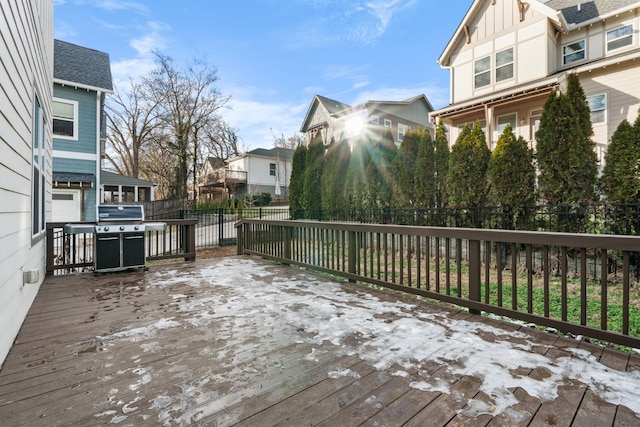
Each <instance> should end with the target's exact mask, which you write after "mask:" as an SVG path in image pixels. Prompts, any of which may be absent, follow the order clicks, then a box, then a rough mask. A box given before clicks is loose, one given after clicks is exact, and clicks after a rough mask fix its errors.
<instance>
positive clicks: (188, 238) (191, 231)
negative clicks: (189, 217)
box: [182, 222, 196, 261]
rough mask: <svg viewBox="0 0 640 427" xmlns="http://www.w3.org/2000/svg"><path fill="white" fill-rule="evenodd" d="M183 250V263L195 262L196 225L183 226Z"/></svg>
mask: <svg viewBox="0 0 640 427" xmlns="http://www.w3.org/2000/svg"><path fill="white" fill-rule="evenodd" d="M183 227H184V228H183V235H182V237H183V239H184V240H183V250H184V253H185V255H186V256H185V257H184V260H185V261H195V260H196V223H195V222H194V223H187V224H185V225H184V226H183Z"/></svg>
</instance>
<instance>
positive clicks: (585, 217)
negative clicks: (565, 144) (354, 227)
mask: <svg viewBox="0 0 640 427" xmlns="http://www.w3.org/2000/svg"><path fill="white" fill-rule="evenodd" d="M176 206H177V207H180V206H178V205H176ZM157 212H158V213H154V214H150V215H147V216H146V218H147V219H148V220H152V221H159V220H167V219H181V220H183V219H190V220H197V221H198V223H197V226H196V247H198V248H202V247H208V246H215V245H220V246H224V245H230V244H235V242H236V232H235V228H234V226H233V224H234V223H235V222H236V221H239V220H240V219H243V218H257V219H277V220H288V219H291V220H315V221H325V222H336V221H337V222H355V223H361V224H391V225H412V226H429V227H451V228H460V227H466V228H482V229H489V230H526V231H543V232H569V233H587V234H618V235H632V236H635V235H640V204H610V203H595V204H589V205H580V204H573V205H556V206H549V205H543V206H531V207H527V208H526V209H523V210H522V211H520V212H513V211H509V210H506V209H504V208H501V207H479V208H470V209H454V208H441V209H422V208H418V209H389V208H387V209H342V210H313V211H310V210H290V209H289V208H286V207H284V208H282V207H261V208H236V209H232V208H216V209H174V210H167V209H165V210H163V211H160V210H158V211H157Z"/></svg>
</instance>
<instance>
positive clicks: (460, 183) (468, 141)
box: [447, 121, 491, 209]
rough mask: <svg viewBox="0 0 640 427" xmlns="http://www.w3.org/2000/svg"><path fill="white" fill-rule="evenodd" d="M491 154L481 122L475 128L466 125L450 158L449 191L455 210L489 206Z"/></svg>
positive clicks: (476, 123) (475, 124)
mask: <svg viewBox="0 0 640 427" xmlns="http://www.w3.org/2000/svg"><path fill="white" fill-rule="evenodd" d="M490 157H491V152H490V151H489V148H488V147H487V142H486V138H485V135H484V132H483V131H482V128H481V127H480V122H478V121H476V122H475V123H474V125H473V129H472V130H470V129H469V126H468V125H465V126H464V128H463V130H462V132H461V133H460V136H459V137H458V139H457V140H456V143H455V144H454V146H453V148H452V149H451V155H450V157H449V175H448V180H447V188H448V194H449V201H450V203H451V204H452V205H453V206H454V207H459V208H470V209H473V208H478V207H482V206H486V199H487V179H486V178H487V167H488V165H489V158H490Z"/></svg>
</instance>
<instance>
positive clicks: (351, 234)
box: [347, 231, 356, 282]
mask: <svg viewBox="0 0 640 427" xmlns="http://www.w3.org/2000/svg"><path fill="white" fill-rule="evenodd" d="M347 234H348V242H349V243H347V244H348V245H349V248H348V251H349V252H348V253H349V273H350V274H356V232H355V231H348V232H347ZM349 281H350V282H355V280H353V279H349Z"/></svg>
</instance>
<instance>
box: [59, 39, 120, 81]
mask: <svg viewBox="0 0 640 427" xmlns="http://www.w3.org/2000/svg"><path fill="white" fill-rule="evenodd" d="M53 49H54V54H53V78H54V80H63V81H66V82H73V83H79V84H81V85H84V86H90V87H95V88H100V89H106V90H110V91H111V90H113V81H112V78H111V64H110V62H109V54H108V53H104V52H100V51H98V50H94V49H89V48H86V47H82V46H78V45H75V44H72V43H67V42H64V41H61V40H54V45H53Z"/></svg>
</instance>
